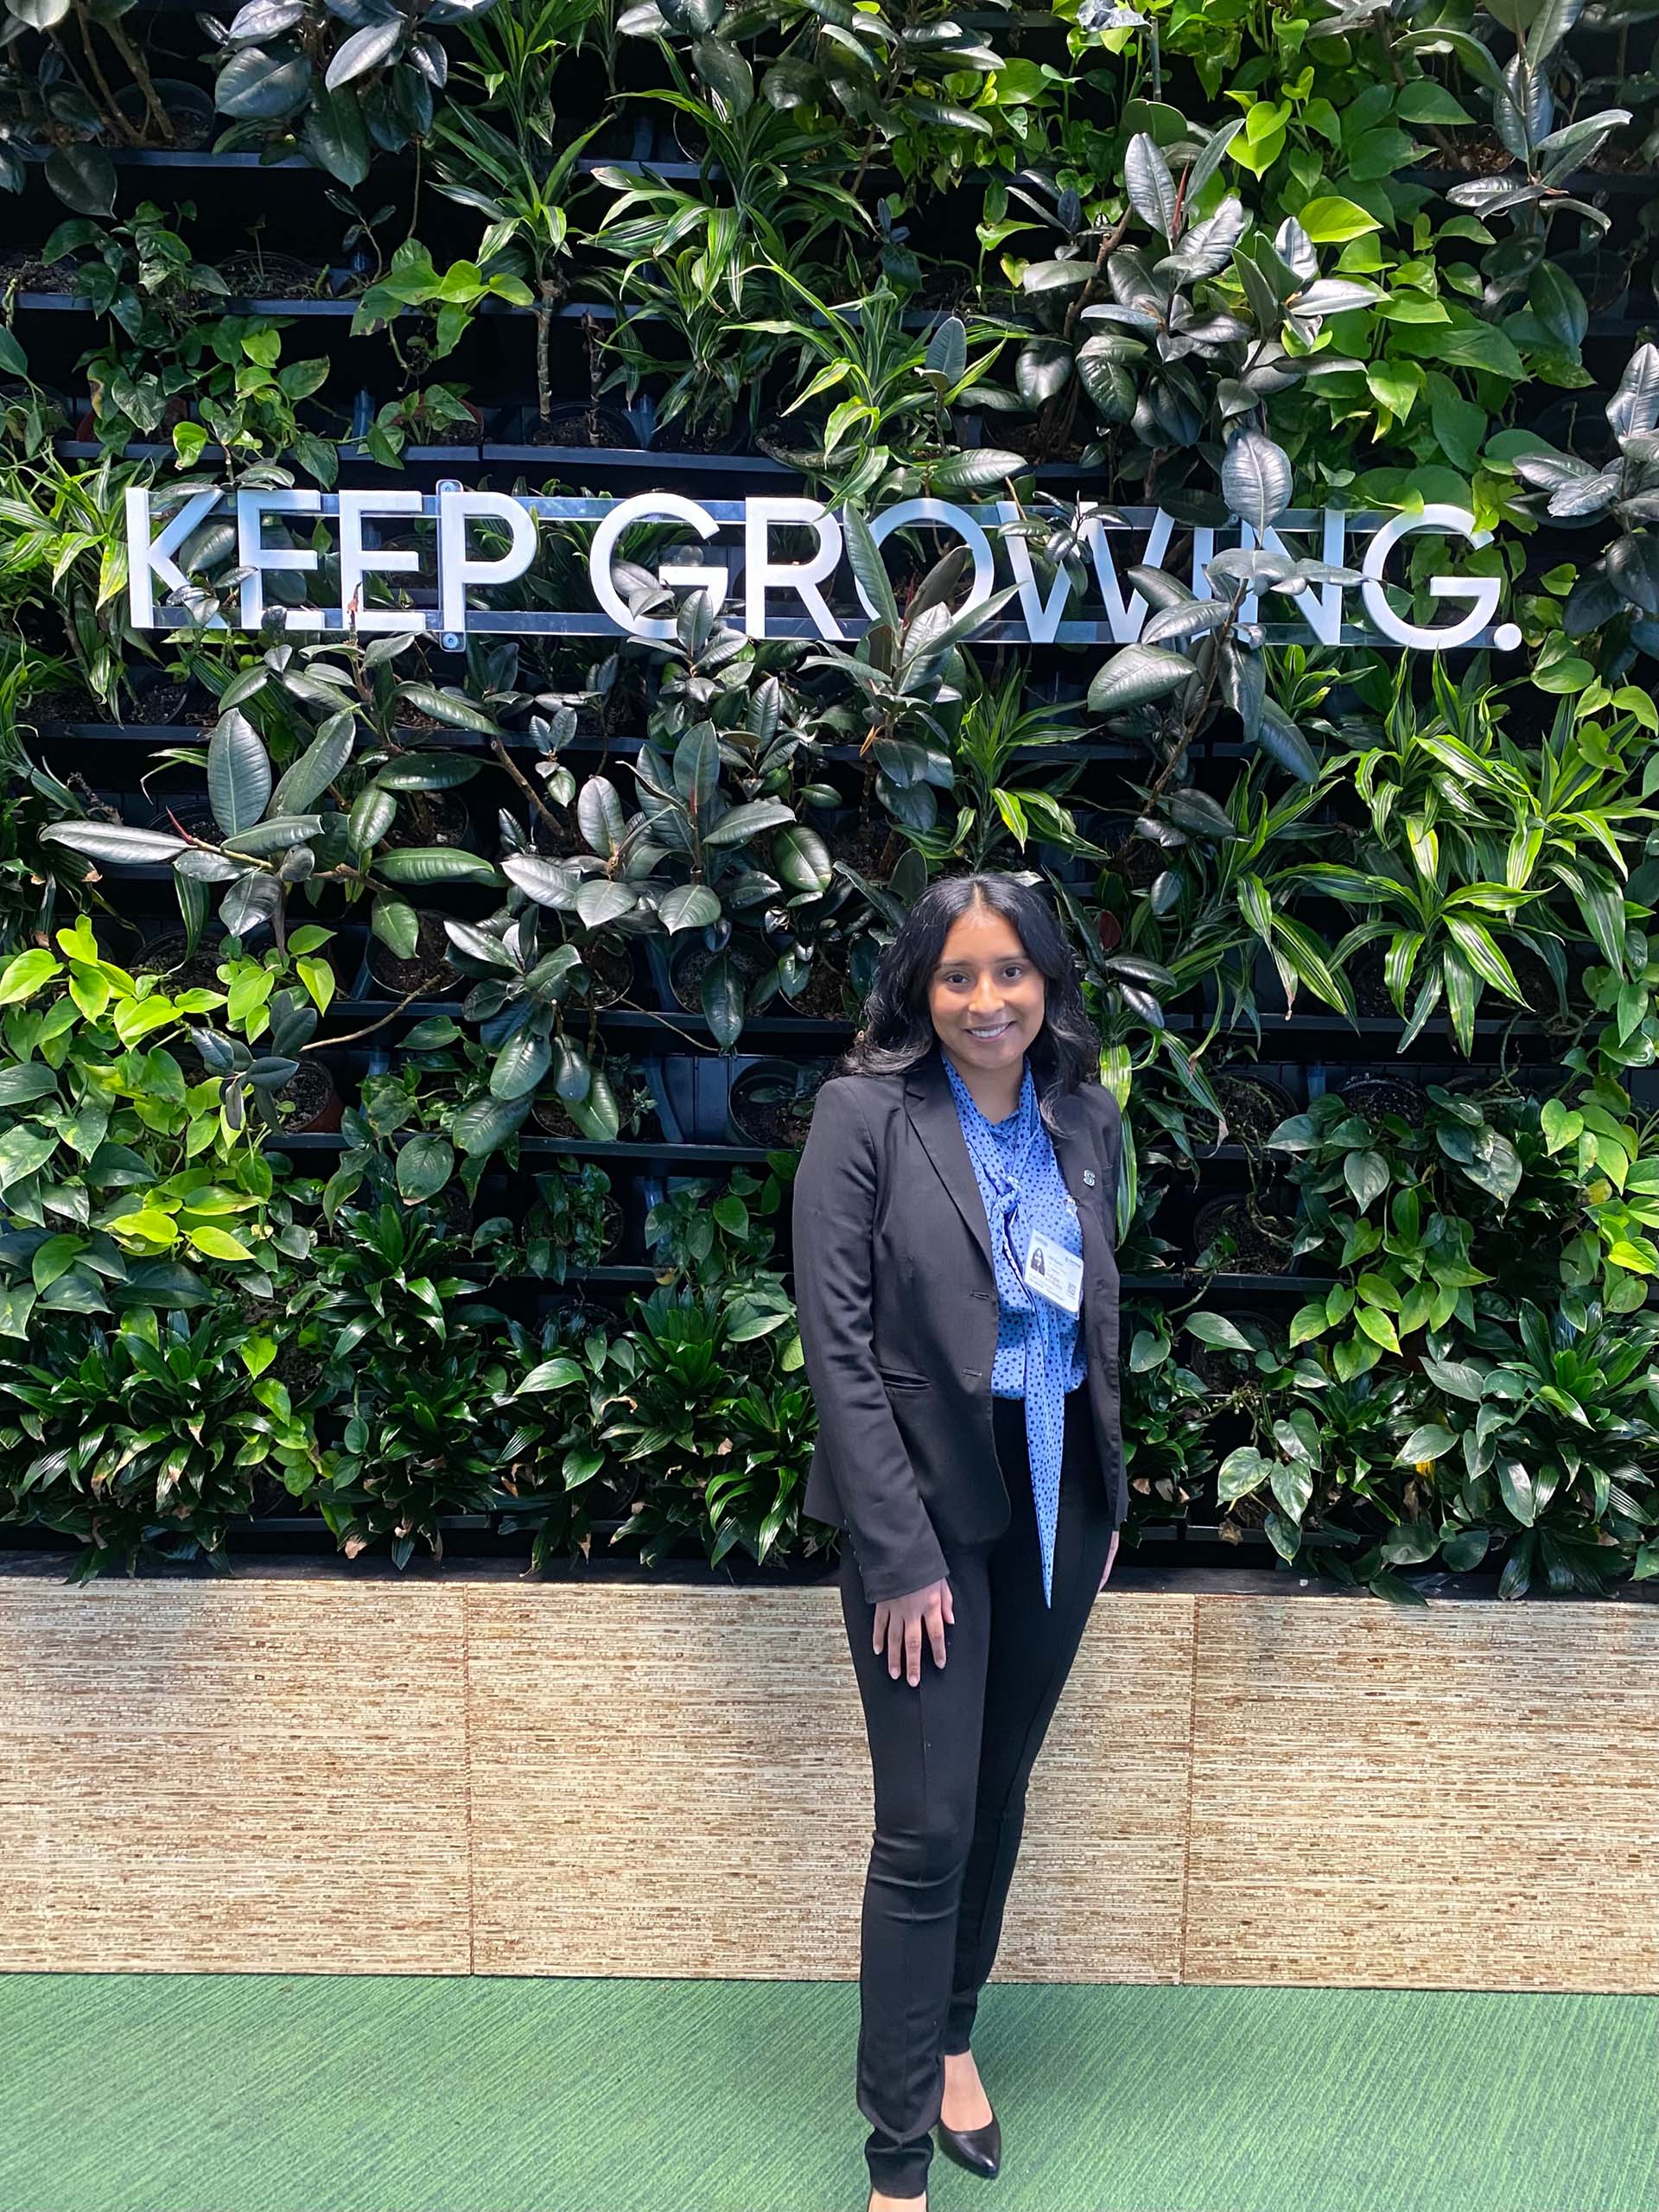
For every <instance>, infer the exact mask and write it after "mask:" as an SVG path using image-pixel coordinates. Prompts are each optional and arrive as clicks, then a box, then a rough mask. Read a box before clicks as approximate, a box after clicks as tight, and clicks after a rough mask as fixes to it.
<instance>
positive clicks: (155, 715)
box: [134, 676, 219, 723]
mask: <svg viewBox="0 0 1659 2212" xmlns="http://www.w3.org/2000/svg"><path fill="white" fill-rule="evenodd" d="M189 696H190V686H189V685H188V683H178V682H176V681H175V678H173V677H170V676H167V677H162V679H161V681H160V682H159V683H147V684H146V685H145V686H144V688H143V690H142V691H141V692H140V693H139V694H138V696H137V700H136V701H135V702H134V706H135V709H136V711H137V713H139V714H141V715H143V718H144V720H145V721H147V722H157V723H161V722H176V721H179V720H180V719H181V717H182V715H183V713H184V702H185V701H186V700H187V699H188V697H189ZM218 718H219V712H218V709H217V708H214V709H213V714H212V715H211V717H210V719H212V720H213V721H217V720H218Z"/></svg>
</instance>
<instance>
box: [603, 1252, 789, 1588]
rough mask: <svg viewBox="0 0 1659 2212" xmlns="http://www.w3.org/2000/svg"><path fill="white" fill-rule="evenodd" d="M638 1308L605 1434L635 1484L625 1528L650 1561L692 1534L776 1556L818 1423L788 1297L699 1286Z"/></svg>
mask: <svg viewBox="0 0 1659 2212" xmlns="http://www.w3.org/2000/svg"><path fill="white" fill-rule="evenodd" d="M630 1318H631V1319H632V1322H633V1324H634V1330H633V1336H632V1351H633V1355H634V1357H633V1363H632V1374H631V1375H630V1376H629V1378H628V1387H627V1391H626V1395H620V1394H619V1395H616V1396H615V1397H613V1399H612V1400H611V1401H610V1403H609V1405H608V1407H607V1416H606V1420H605V1423H604V1426H603V1427H602V1429H601V1432H600V1441H601V1443H602V1444H603V1445H604V1446H605V1447H606V1449H607V1454H608V1455H609V1457H610V1461H611V1465H613V1467H614V1468H615V1469H616V1470H617V1472H618V1475H619V1476H620V1478H622V1479H623V1480H625V1481H626V1483H627V1484H628V1485H629V1486H630V1488H632V1490H633V1491H634V1493H635V1494H634V1496H633V1497H632V1499H631V1501H630V1510H629V1513H628V1516H627V1517H626V1520H625V1522H624V1524H623V1528H622V1530H621V1531H620V1535H625V1536H626V1538H628V1539H629V1540H630V1541H637V1542H638V1543H639V1547H640V1552H639V1556H640V1559H641V1560H642V1561H643V1562H645V1563H646V1564H650V1563H652V1562H653V1561H654V1560H658V1559H660V1558H663V1557H664V1556H665V1555H666V1554H668V1553H669V1552H670V1551H671V1549H672V1548H673V1547H674V1545H675V1543H676V1541H678V1540H679V1539H680V1538H682V1537H689V1538H692V1539H694V1540H696V1541H699V1543H700V1546H702V1547H703V1548H706V1549H707V1553H708V1556H709V1559H710V1560H711V1562H712V1561H717V1560H720V1559H721V1558H723V1557H724V1556H725V1554H727V1552H728V1551H729V1550H731V1549H732V1548H733V1547H734V1545H735V1544H737V1543H739V1542H741V1543H742V1544H743V1545H744V1547H745V1548H746V1549H747V1551H748V1552H749V1553H750V1554H751V1556H752V1557H753V1558H754V1559H756V1560H762V1561H764V1560H766V1558H767V1557H769V1555H770V1554H771V1553H772V1550H773V1549H774V1548H775V1547H776V1546H777V1545H778V1543H779V1541H780V1539H781V1538H782V1535H783V1533H784V1530H785V1528H786V1527H787V1526H788V1525H789V1524H790V1522H791V1520H792V1519H793V1517H794V1516H795V1514H796V1512H797V1510H798V1500H799V1494H800V1492H801V1491H802V1490H803V1489H804V1480H805V1468H806V1465H807V1464H808V1462H809V1461H810V1457H811V1448H812V1439H813V1433H814V1430H815V1427H816V1423H815V1421H814V1417H813V1412H812V1402H811V1397H810V1392H809V1391H808V1390H807V1389H806V1387H805V1384H804V1381H803V1380H802V1379H801V1375H800V1367H801V1361H800V1352H799V1345H798V1341H797V1340H796V1339H795V1338H794V1332H793V1330H792V1329H791V1327H790V1325H789V1319H788V1310H787V1301H786V1300H782V1298H781V1296H780V1297H779V1300H778V1301H777V1305H776V1306H775V1308H774V1309H772V1310H766V1308H765V1306H763V1305H762V1304H761V1302H760V1301H758V1300H756V1299H755V1298H754V1297H753V1295H752V1294H748V1293H747V1292H745V1291H744V1290H742V1289H733V1288H726V1289H708V1290H702V1291H698V1290H696V1289H694V1288H692V1287H690V1286H689V1285H688V1286H683V1287H680V1288H678V1289H677V1290H671V1289H667V1288H664V1289H660V1290H656V1291H653V1292H652V1294H651V1295H650V1297H649V1298H646V1299H643V1300H639V1301H637V1302H636V1303H635V1305H634V1306H633V1309H632V1314H631V1317H630ZM774 1340H777V1341H774Z"/></svg>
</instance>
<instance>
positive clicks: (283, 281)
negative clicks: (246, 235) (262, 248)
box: [215, 251, 328, 300]
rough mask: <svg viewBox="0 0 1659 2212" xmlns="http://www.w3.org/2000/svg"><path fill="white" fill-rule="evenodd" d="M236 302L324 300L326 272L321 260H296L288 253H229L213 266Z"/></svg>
mask: <svg viewBox="0 0 1659 2212" xmlns="http://www.w3.org/2000/svg"><path fill="white" fill-rule="evenodd" d="M215 266H216V267H217V269H218V270H219V275H220V276H221V277H223V278H224V279H225V282H226V283H227V284H228V285H229V286H230V288H231V292H232V296H233V297H234V298H236V299H238V300H312V299H325V298H327V294H328V271H327V267H326V266H325V264H323V263H321V262H320V261H296V259H295V257H293V255H292V254H288V253H250V252H246V251H243V252H238V253H228V254H226V257H225V258H224V260H223V261H221V262H219V263H217V264H215Z"/></svg>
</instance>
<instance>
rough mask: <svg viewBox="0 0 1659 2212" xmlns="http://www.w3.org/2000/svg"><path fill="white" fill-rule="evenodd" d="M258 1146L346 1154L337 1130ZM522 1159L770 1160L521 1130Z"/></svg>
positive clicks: (278, 1136) (734, 1147)
mask: <svg viewBox="0 0 1659 2212" xmlns="http://www.w3.org/2000/svg"><path fill="white" fill-rule="evenodd" d="M397 1134H398V1135H407V1136H416V1135H431V1134H433V1132H431V1131H429V1130H427V1131H423V1130H414V1129H411V1130H408V1131H403V1130H400V1131H399V1132H398V1133H397ZM261 1141H262V1143H263V1144H264V1147H265V1149H266V1150H267V1151H269V1152H283V1153H288V1152H296V1153H304V1152H323V1153H335V1152H344V1151H345V1150H346V1140H345V1138H344V1137H343V1136H342V1135H340V1131H339V1130H338V1129H301V1130H296V1131H291V1132H290V1131H289V1130H277V1131H273V1132H270V1133H268V1134H265V1135H263V1136H262V1139H261ZM518 1149H519V1152H520V1154H530V1155H531V1157H532V1158H535V1159H537V1160H542V1159H551V1158H555V1157H556V1158H558V1159H561V1160H565V1159H570V1160H601V1161H604V1162H610V1161H615V1162H618V1163H620V1164H623V1165H626V1166H658V1165H660V1166H666V1167H668V1168H670V1169H673V1168H676V1167H750V1166H760V1167H764V1166H765V1165H766V1160H767V1157H768V1154H767V1151H766V1147H765V1146H764V1145H758V1144H683V1143H678V1142H667V1141H665V1142H664V1143H661V1144H655V1143H651V1142H636V1141H633V1140H632V1139H631V1138H620V1139H619V1140H618V1141H617V1142H616V1143H615V1144H604V1143H601V1142H599V1141H595V1140H594V1139H593V1138H590V1137H569V1138H566V1137H550V1136H545V1135H542V1134H541V1133H540V1132H539V1131H537V1132H535V1133H533V1134H531V1133H526V1132H524V1131H522V1130H521V1131H520V1133H519V1135H518Z"/></svg>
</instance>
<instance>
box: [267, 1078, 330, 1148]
mask: <svg viewBox="0 0 1659 2212" xmlns="http://www.w3.org/2000/svg"><path fill="white" fill-rule="evenodd" d="M272 1096H273V1098H274V1099H275V1101H276V1103H277V1108H278V1110H279V1111H280V1109H282V1108H283V1107H284V1106H291V1107H292V1109H293V1112H292V1114H291V1115H290V1116H288V1118H287V1122H286V1127H287V1128H288V1129H289V1132H290V1134H291V1135H295V1136H301V1135H305V1134H306V1133H307V1132H308V1131H313V1132H321V1131H326V1130H329V1129H337V1128H339V1127H340V1093H339V1092H338V1091H337V1090H335V1089H334V1077H332V1076H331V1075H330V1074H329V1072H328V1071H327V1068H326V1067H324V1066H323V1065H322V1063H321V1060H316V1059H309V1060H302V1061H301V1062H300V1066H299V1072H298V1073H297V1074H296V1075H292V1076H290V1077H289V1079H288V1081H287V1082H286V1083H285V1084H282V1085H281V1087H280V1088H279V1089H278V1090H276V1091H274V1092H273V1093H272Z"/></svg>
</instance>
